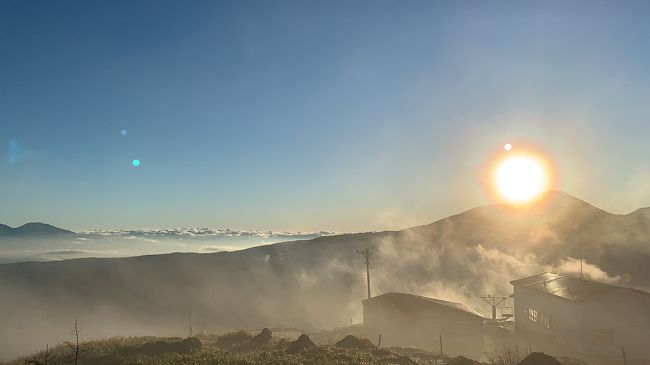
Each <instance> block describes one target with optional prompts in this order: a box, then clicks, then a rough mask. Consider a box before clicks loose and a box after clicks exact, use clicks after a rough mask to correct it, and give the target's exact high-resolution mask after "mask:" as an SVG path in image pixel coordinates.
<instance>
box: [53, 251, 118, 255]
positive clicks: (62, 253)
mask: <svg viewBox="0 0 650 365" xmlns="http://www.w3.org/2000/svg"><path fill="white" fill-rule="evenodd" d="M117 253H118V252H117V251H92V250H68V249H63V250H54V251H48V252H45V253H44V255H54V256H78V255H89V254H92V255H97V254H117Z"/></svg>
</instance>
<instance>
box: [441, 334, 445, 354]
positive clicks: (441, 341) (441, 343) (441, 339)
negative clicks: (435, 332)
mask: <svg viewBox="0 0 650 365" xmlns="http://www.w3.org/2000/svg"><path fill="white" fill-rule="evenodd" d="M444 354H445V353H444V352H443V351H442V335H440V356H443V355H444Z"/></svg>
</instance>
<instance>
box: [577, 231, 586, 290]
mask: <svg viewBox="0 0 650 365" xmlns="http://www.w3.org/2000/svg"><path fill="white" fill-rule="evenodd" d="M578 241H579V242H578V244H579V245H580V279H584V278H585V276H584V273H583V271H582V261H584V258H583V255H582V254H583V252H582V233H580V234H579V235H578Z"/></svg>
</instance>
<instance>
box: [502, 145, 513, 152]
mask: <svg viewBox="0 0 650 365" xmlns="http://www.w3.org/2000/svg"><path fill="white" fill-rule="evenodd" d="M503 149H504V150H506V151H510V150H511V149H512V145H511V144H510V143H507V144H506V145H505V146H503Z"/></svg>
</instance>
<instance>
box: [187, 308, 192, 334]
mask: <svg viewBox="0 0 650 365" xmlns="http://www.w3.org/2000/svg"><path fill="white" fill-rule="evenodd" d="M187 324H188V325H189V327H190V328H189V330H190V335H189V337H192V312H189V313H187Z"/></svg>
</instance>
